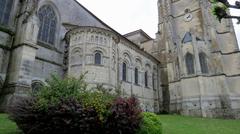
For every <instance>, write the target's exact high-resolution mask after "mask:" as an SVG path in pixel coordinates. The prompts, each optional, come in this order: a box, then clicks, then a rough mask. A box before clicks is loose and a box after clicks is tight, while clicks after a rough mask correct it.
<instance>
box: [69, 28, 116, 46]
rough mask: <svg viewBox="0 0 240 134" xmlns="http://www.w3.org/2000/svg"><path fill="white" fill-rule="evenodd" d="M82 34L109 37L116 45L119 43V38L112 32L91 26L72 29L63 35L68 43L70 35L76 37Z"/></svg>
mask: <svg viewBox="0 0 240 134" xmlns="http://www.w3.org/2000/svg"><path fill="white" fill-rule="evenodd" d="M82 33H96V34H100V35H105V36H108V37H111V38H112V39H113V40H114V41H115V43H116V44H118V43H119V41H120V39H119V37H118V36H117V35H116V34H115V33H114V32H112V31H109V30H106V29H103V28H99V27H92V26H78V27H77V28H74V29H72V30H70V31H68V32H67V33H66V35H65V39H66V40H67V42H69V41H70V38H71V36H72V35H77V34H82Z"/></svg>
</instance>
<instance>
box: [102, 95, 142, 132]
mask: <svg viewBox="0 0 240 134" xmlns="http://www.w3.org/2000/svg"><path fill="white" fill-rule="evenodd" d="M141 112H142V111H141V108H140V107H139V102H138V100H137V99H136V98H135V97H130V98H121V97H119V98H117V99H116V100H115V101H114V102H113V104H112V106H111V108H110V114H109V115H108V117H107V118H106V122H105V124H104V126H105V133H106V134H135V133H136V132H137V130H138V129H139V128H140V123H141V120H142V116H141Z"/></svg>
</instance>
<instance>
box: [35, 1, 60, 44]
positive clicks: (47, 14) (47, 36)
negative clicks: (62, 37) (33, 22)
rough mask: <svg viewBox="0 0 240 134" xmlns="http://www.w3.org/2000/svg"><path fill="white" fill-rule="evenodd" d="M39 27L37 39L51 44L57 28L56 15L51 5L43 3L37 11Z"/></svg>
mask: <svg viewBox="0 0 240 134" xmlns="http://www.w3.org/2000/svg"><path fill="white" fill-rule="evenodd" d="M38 17H39V20H40V28H39V33H38V41H40V42H43V43H47V44H51V45H53V44H54V42H55V34H56V28H57V17H56V14H55V12H54V10H53V9H52V7H51V6H49V5H45V6H43V7H41V8H40V9H39V11H38Z"/></svg>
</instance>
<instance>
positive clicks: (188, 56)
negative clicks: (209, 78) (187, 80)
mask: <svg viewBox="0 0 240 134" xmlns="http://www.w3.org/2000/svg"><path fill="white" fill-rule="evenodd" d="M185 61H186V67H187V73H188V74H194V72H195V70H194V58H193V55H192V54H190V53H187V54H186V59H185Z"/></svg>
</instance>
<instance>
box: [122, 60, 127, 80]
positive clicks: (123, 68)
mask: <svg viewBox="0 0 240 134" xmlns="http://www.w3.org/2000/svg"><path fill="white" fill-rule="evenodd" d="M122 80H123V81H127V64H126V63H125V62H123V64H122Z"/></svg>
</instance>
